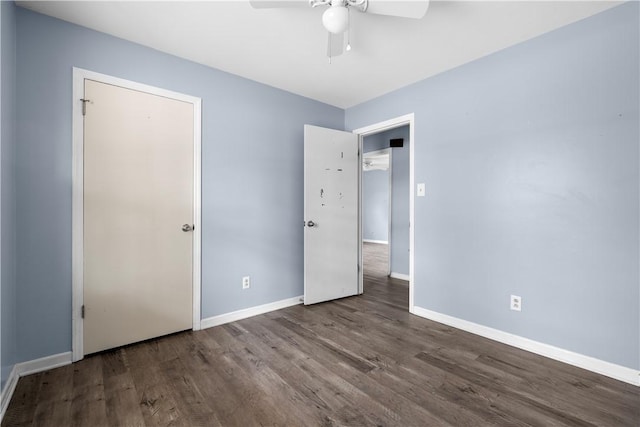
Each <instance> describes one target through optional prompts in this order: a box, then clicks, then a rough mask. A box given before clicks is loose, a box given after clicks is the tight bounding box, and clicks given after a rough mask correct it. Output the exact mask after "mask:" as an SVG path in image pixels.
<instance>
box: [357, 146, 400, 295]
mask: <svg viewBox="0 0 640 427" xmlns="http://www.w3.org/2000/svg"><path fill="white" fill-rule="evenodd" d="M363 140H364V138H363ZM361 148H362V149H363V151H362V162H361V163H362V164H364V158H365V152H364V148H363V147H361ZM382 153H384V154H387V155H388V156H389V169H387V170H388V171H389V179H388V182H387V185H388V189H387V276H388V275H390V274H391V221H392V218H391V215H392V214H393V209H392V207H393V205H392V202H393V176H392V170H393V151H392V150H391V147H389V148H383V149H381V150H373V151H369V152H368V153H366V154H382ZM364 173H365V170H364V168H362V174H363V175H364ZM360 179H361V180H362V182H363V183H364V176H362V177H361V178H360ZM360 201H361V202H362V199H360ZM364 210H365V209H364V204H363V206H362V209H360V215H361V216H362V215H363V214H364ZM360 222H361V223H362V224H364V221H363V219H362V217H361V218H360ZM362 243H364V237H363V238H362ZM360 253H362V249H360ZM360 265H361V266H362V269H363V270H364V264H363V261H362V260H360ZM363 274H364V271H363ZM360 293H362V292H360Z"/></svg>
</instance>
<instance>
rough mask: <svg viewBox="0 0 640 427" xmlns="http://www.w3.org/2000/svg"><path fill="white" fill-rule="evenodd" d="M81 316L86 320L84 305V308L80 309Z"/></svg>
mask: <svg viewBox="0 0 640 427" xmlns="http://www.w3.org/2000/svg"><path fill="white" fill-rule="evenodd" d="M80 316H81V317H82V318H83V319H84V304H83V305H82V308H81V309H80Z"/></svg>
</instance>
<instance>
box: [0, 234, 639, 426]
mask: <svg viewBox="0 0 640 427" xmlns="http://www.w3.org/2000/svg"><path fill="white" fill-rule="evenodd" d="M365 246H366V252H367V253H366V257H365V280H366V281H365V294H364V295H363V296H358V297H352V298H345V299H342V300H339V301H334V302H330V303H325V304H318V305H315V306H311V307H303V306H295V307H291V308H287V309H284V310H279V311H276V312H272V313H269V314H266V315H262V316H256V317H253V318H250V319H246V320H242V321H239V322H234V323H231V324H227V325H224V326H219V327H215V328H210V329H206V330H203V331H199V332H183V333H179V334H174V335H171V336H168V337H163V338H159V339H155V340H151V341H147V342H143V343H140V344H135V345H131V346H127V347H123V348H119V349H116V350H113V351H108V352H103V353H100V354H97V355H94V356H90V357H87V358H85V359H84V360H82V361H80V362H78V363H75V364H73V365H69V366H65V367H62V368H58V369H53V370H50V371H47V372H42V373H38V374H34V375H30V376H27V377H24V378H21V379H20V381H19V383H18V386H17V389H16V391H15V393H14V395H13V399H12V401H11V403H10V405H9V408H8V410H7V413H6V415H5V417H4V420H3V422H2V426H3V427H4V426H56V427H59V426H91V427H93V426H170V425H171V426H243V427H244V426H260V425H273V426H334V425H347V426H446V425H452V426H486V425H503V426H525V425H535V426H565V425H566V426H593V425H601V426H638V425H640V388H637V387H634V386H631V385H628V384H625V383H622V382H619V381H615V380H612V379H610V378H607V377H603V376H600V375H597V374H594V373H591V372H587V371H584V370H581V369H578V368H574V367H571V366H569V365H565V364H562V363H559V362H555V361H552V360H550V359H546V358H543V357H540V356H536V355H534V354H531V353H527V352H525V351H521V350H518V349H514V348H512V347H509V346H506V345H502V344H499V343H496V342H493V341H490V340H487V339H484V338H480V337H478V336H474V335H472V334H468V333H465V332H462V331H459V330H455V329H453V328H449V327H447V326H444V325H441V324H438V323H434V322H431V321H428V320H425V319H421V318H419V317H416V316H412V315H410V314H409V313H408V312H407V307H408V287H407V283H406V282H403V281H399V280H394V279H389V278H387V277H386V275H385V273H386V266H384V265H382V266H379V267H376V266H378V265H379V263H376V262H375V259H376V258H378V259H382V260H386V258H385V257H386V254H385V253H384V252H383V251H384V250H385V247H384V246H381V245H372V244H367V245H365ZM385 262H386V261H385Z"/></svg>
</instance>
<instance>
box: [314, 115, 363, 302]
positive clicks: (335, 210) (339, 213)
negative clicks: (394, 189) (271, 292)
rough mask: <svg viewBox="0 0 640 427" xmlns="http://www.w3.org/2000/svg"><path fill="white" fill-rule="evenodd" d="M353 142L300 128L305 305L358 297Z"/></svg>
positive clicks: (355, 138) (338, 135) (335, 134)
mask: <svg viewBox="0 0 640 427" xmlns="http://www.w3.org/2000/svg"><path fill="white" fill-rule="evenodd" d="M358 159H359V154H358V136H357V135H355V134H352V133H349V132H342V131H337V130H333V129H325V128H320V127H316V126H310V125H305V127H304V218H305V231H304V303H305V304H315V303H318V302H322V301H329V300H332V299H337V298H343V297H347V296H351V295H356V294H358V288H359V287H358V268H359V267H358V261H359V246H358V242H359V225H358V198H359V196H358V180H359V176H360V168H359V167H360V165H359V160H358Z"/></svg>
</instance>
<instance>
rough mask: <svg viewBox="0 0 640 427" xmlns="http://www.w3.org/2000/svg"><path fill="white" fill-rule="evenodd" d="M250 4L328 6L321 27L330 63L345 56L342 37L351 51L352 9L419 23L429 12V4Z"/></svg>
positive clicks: (420, 0)
mask: <svg viewBox="0 0 640 427" xmlns="http://www.w3.org/2000/svg"><path fill="white" fill-rule="evenodd" d="M249 3H250V4H251V6H252V7H253V8H255V9H264V8H282V7H309V6H311V7H318V6H328V8H327V10H325V11H324V13H323V14H322V24H323V25H324V27H325V28H326V29H327V31H328V32H329V42H328V46H327V56H328V57H329V59H331V58H332V57H334V56H338V55H341V54H342V53H343V52H344V49H345V43H344V34H345V33H347V44H346V50H347V51H349V50H351V45H350V43H349V40H348V34H349V13H350V10H351V9H355V10H356V11H358V12H361V13H370V14H375V15H387V16H396V17H401V18H414V19H420V18H422V17H423V16H424V15H425V14H426V13H427V9H428V8H429V0H407V1H389V0H308V1H306V0H280V1H278V0H250V1H249Z"/></svg>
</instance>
